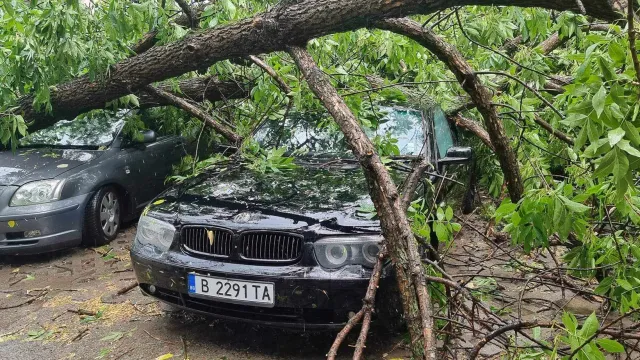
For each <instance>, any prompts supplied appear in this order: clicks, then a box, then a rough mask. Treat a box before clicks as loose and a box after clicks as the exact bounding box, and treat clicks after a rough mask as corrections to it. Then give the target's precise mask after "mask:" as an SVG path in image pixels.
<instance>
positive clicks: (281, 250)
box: [180, 225, 304, 263]
mask: <svg viewBox="0 0 640 360" xmlns="http://www.w3.org/2000/svg"><path fill="white" fill-rule="evenodd" d="M210 231H211V232H213V233H212V236H213V243H212V242H211V241H210V239H209V234H210V233H209V232H210ZM236 237H237V238H239V245H240V246H239V248H234V246H233V241H234V234H233V232H232V231H231V230H227V229H222V228H214V227H207V226H194V225H188V226H185V227H184V228H183V229H182V232H181V236H180V243H181V244H182V246H183V248H184V249H185V250H186V251H188V252H193V253H197V254H199V255H210V256H215V257H226V258H229V259H230V260H229V261H233V260H236V259H238V261H240V262H262V263H284V262H292V261H296V260H298V259H300V257H301V256H302V244H303V239H304V238H303V236H302V235H299V234H293V233H284V232H277V231H244V232H241V233H239V234H238V235H236Z"/></svg>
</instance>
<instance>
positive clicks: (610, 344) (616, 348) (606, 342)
mask: <svg viewBox="0 0 640 360" xmlns="http://www.w3.org/2000/svg"><path fill="white" fill-rule="evenodd" d="M596 343H597V344H598V346H600V347H601V348H602V349H604V350H606V351H608V352H610V353H621V352H624V346H622V344H620V343H619V342H617V341H615V340H611V339H598V340H596Z"/></svg>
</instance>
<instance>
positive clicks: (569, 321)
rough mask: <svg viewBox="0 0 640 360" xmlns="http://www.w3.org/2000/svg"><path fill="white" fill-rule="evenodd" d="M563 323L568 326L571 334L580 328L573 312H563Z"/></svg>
mask: <svg viewBox="0 0 640 360" xmlns="http://www.w3.org/2000/svg"><path fill="white" fill-rule="evenodd" d="M562 323H563V324H564V327H565V328H567V331H568V332H569V334H575V332H576V329H577V328H578V320H577V319H576V317H575V316H574V315H573V314H572V313H569V312H564V313H563V314H562Z"/></svg>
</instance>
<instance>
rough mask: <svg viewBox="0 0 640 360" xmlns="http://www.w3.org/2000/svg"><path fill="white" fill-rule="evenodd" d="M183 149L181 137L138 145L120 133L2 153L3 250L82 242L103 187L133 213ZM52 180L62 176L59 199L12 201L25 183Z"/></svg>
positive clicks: (28, 251)
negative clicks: (96, 141) (86, 142)
mask: <svg viewBox="0 0 640 360" xmlns="http://www.w3.org/2000/svg"><path fill="white" fill-rule="evenodd" d="M184 154H185V150H184V140H183V139H182V138H181V137H178V136H167V137H160V138H158V139H157V140H156V141H154V142H152V143H148V144H140V143H133V142H131V141H128V140H127V139H126V138H125V136H124V135H123V134H122V133H118V134H116V135H114V138H113V140H112V141H110V142H109V143H108V144H106V145H102V146H87V147H77V146H51V147H47V146H34V147H29V145H26V147H21V148H18V149H17V150H15V151H11V150H5V151H2V152H0V254H9V255H24V254H35V253H43V252H48V251H53V250H58V249H62V248H65V247H69V246H75V245H79V244H80V241H81V238H82V233H83V221H84V220H83V219H84V214H85V209H86V206H87V203H88V202H89V200H90V199H91V197H92V196H93V194H94V193H95V191H96V190H98V189H100V188H101V187H103V186H107V185H109V186H113V187H115V188H116V189H117V190H118V192H119V194H120V196H121V197H122V199H123V201H124V204H123V206H124V208H123V209H122V211H123V213H124V214H126V216H127V217H128V218H129V219H132V218H134V217H135V216H136V215H137V213H139V211H140V210H141V209H142V208H144V206H145V205H146V204H147V203H148V202H149V201H150V200H151V199H152V198H153V197H154V196H156V195H157V194H158V193H160V192H161V191H162V190H163V189H164V188H165V187H166V186H165V185H164V181H165V179H166V177H167V176H168V175H169V174H170V172H171V164H173V163H176V162H177V161H179V160H180V158H181V157H182V156H183V155H184ZM48 179H61V180H64V185H63V188H62V190H61V196H60V200H57V201H52V202H48V203H40V204H35V205H24V206H10V202H11V199H12V197H13V195H14V194H15V193H16V191H17V190H18V189H19V188H20V187H21V186H23V185H25V184H28V183H31V182H34V181H39V180H48ZM27 233H30V234H32V235H33V234H34V235H33V236H27V235H26V234H27Z"/></svg>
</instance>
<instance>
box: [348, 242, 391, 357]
mask: <svg viewBox="0 0 640 360" xmlns="http://www.w3.org/2000/svg"><path fill="white" fill-rule="evenodd" d="M386 253H387V250H386V248H385V247H383V248H382V249H380V252H379V253H378V260H377V261H376V265H375V266H374V267H373V274H372V275H371V280H369V286H368V287H367V293H366V295H365V296H364V300H363V303H364V305H363V307H362V309H363V310H364V319H363V320H362V327H361V328H360V335H359V336H358V341H357V342H356V349H355V350H354V352H353V360H360V359H361V358H362V352H363V350H364V347H365V344H366V342H367V333H368V332H369V326H370V324H371V313H372V312H373V307H374V303H375V300H376V292H377V290H378V283H379V282H380V275H381V274H382V265H383V264H384V258H385V256H386Z"/></svg>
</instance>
